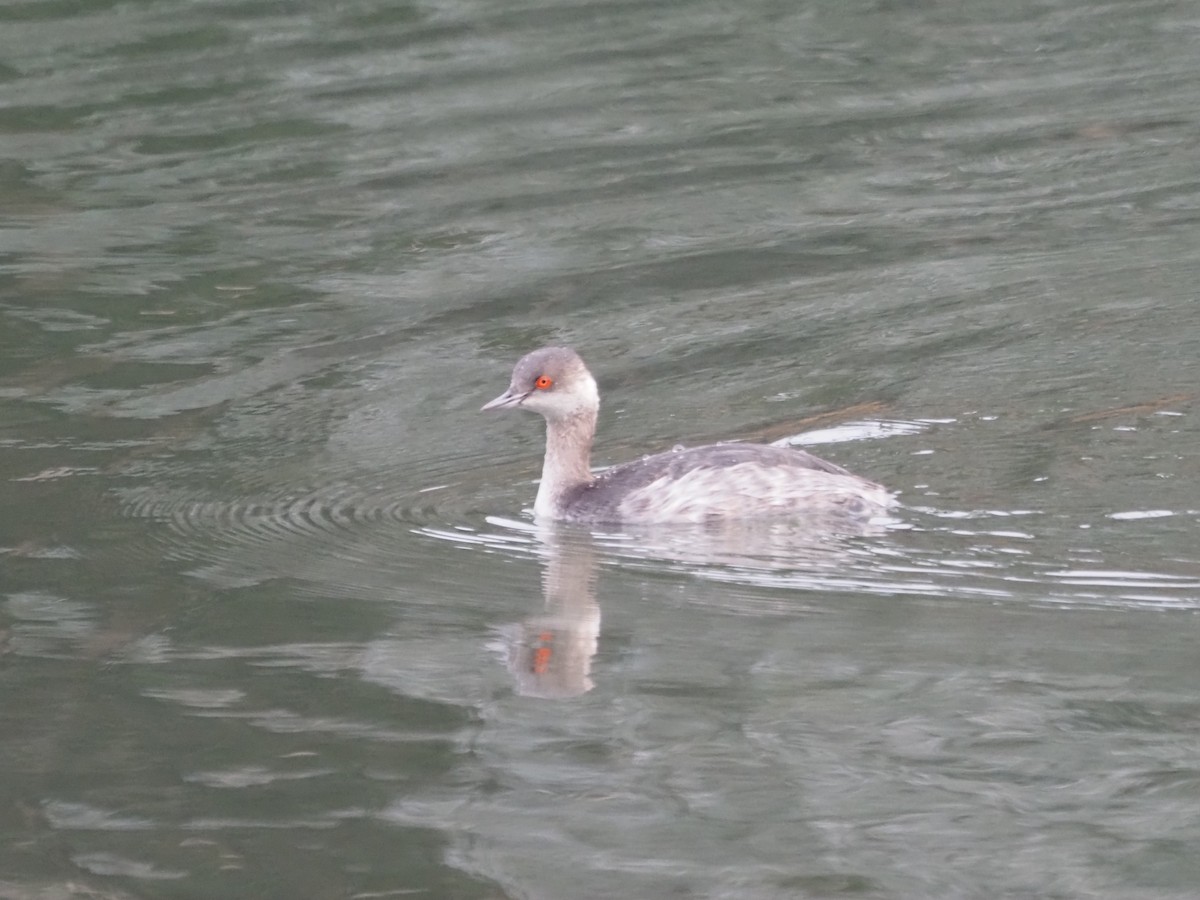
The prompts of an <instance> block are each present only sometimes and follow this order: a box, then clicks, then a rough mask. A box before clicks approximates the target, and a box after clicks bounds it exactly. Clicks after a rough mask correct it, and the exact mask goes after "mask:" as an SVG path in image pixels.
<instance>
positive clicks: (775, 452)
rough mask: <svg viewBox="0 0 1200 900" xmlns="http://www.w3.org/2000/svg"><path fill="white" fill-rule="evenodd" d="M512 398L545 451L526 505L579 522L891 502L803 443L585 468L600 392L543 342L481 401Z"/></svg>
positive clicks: (781, 513) (703, 517) (814, 513)
mask: <svg viewBox="0 0 1200 900" xmlns="http://www.w3.org/2000/svg"><path fill="white" fill-rule="evenodd" d="M513 407H521V408H523V409H529V410H532V411H534V412H537V413H540V414H541V415H542V416H543V417H545V419H546V457H545V460H544V463H543V467H542V481H541V485H540V487H539V488H538V495H537V500H536V501H535V503H534V512H535V514H537V515H538V516H539V517H545V518H551V519H559V520H563V521H571V522H587V523H595V524H600V523H619V522H628V523H650V522H705V521H709V520H713V519H750V518H768V517H771V518H783V517H791V518H802V517H812V518H813V519H814V520H820V521H831V520H838V519H845V520H866V519H869V518H870V517H871V516H874V515H879V514H882V513H884V512H886V510H887V509H888V508H889V507H890V506H891V505H892V504H893V502H894V501H893V498H892V496H891V494H889V493H888V491H887V490H885V489H884V488H883V487H881V486H880V485H878V484H875V483H873V482H870V481H867V480H865V479H863V478H859V477H858V476H857V475H853V474H851V473H850V472H848V471H846V470H845V469H843V468H842V467H841V466H837V465H834V464H833V463H830V462H826V461H825V460H823V459H820V458H818V457H816V456H813V455H812V454H811V453H806V452H805V451H803V450H793V449H789V448H785V447H775V446H768V445H763V444H739V443H729V444H710V445H708V446H704V447H691V448H687V449H683V448H679V449H675V450H669V451H667V452H665V453H657V454H654V455H652V456H645V457H642V458H641V459H637V460H633V461H632V462H627V463H624V464H622V465H619V466H614V467H612V468H611V469H607V470H605V471H604V472H602V473H601V474H600V475H598V476H594V475H592V473H591V470H590V468H589V464H588V461H589V458H590V454H591V448H592V440H593V438H594V436H595V431H596V415H597V412H598V411H599V408H600V397H599V393H598V392H597V390H596V382H595V379H593V378H592V375H591V373H590V372H589V371H588V370H587V367H586V366H585V365H584V363H583V360H582V359H580V358H579V356H578V354H576V353H575V351H574V350H571V349H569V348H567V347H543V348H542V349H540V350H535V351H533V352H532V353H529V354H528V355H526V356H524V357H523V358H522V359H521V360H520V361H519V362H518V363H517V365H516V367H515V368H514V369H513V376H512V382H511V383H510V385H509V388H508V390H507V391H505V393H503V394H501V395H500V396H499V397H497V398H496V399H495V400H493V401H491V402H490V403H488V404H486V405H485V406H484V407H483V408H484V409H506V408H513Z"/></svg>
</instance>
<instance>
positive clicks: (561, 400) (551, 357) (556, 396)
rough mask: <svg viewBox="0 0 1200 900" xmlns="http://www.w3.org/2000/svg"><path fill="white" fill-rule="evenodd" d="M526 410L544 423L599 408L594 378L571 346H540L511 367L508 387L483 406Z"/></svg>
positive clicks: (586, 413)
mask: <svg viewBox="0 0 1200 900" xmlns="http://www.w3.org/2000/svg"><path fill="white" fill-rule="evenodd" d="M516 408H520V409H528V410H531V411H533V412H536V413H540V414H541V415H542V416H544V417H545V418H546V421H547V422H551V423H554V422H562V421H565V420H568V419H573V418H577V417H580V416H595V414H596V410H598V409H599V408H600V394H599V392H598V391H597V390H596V380H595V379H594V378H592V373H591V372H589V371H588V369H587V366H585V365H584V364H583V360H582V359H580V358H579V354H578V353H576V352H575V351H574V350H572V349H571V348H570V347H542V348H541V349H540V350H534V351H533V352H532V353H528V354H526V355H525V356H523V357H521V359H520V360H519V361H518V362H517V365H516V366H515V367H514V368H513V374H512V381H511V383H510V384H509V386H508V390H507V391H505V392H504V393H503V394H501V395H500V396H499V397H497V398H496V399H495V400H492V401H491V402H490V403H485V404H484V405H483V409H485V410H487V409H516Z"/></svg>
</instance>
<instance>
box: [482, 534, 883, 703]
mask: <svg viewBox="0 0 1200 900" xmlns="http://www.w3.org/2000/svg"><path fill="white" fill-rule="evenodd" d="M895 524H896V522H895V520H891V519H888V520H883V519H878V520H874V521H870V522H863V523H858V524H856V525H855V526H854V527H853V528H848V527H846V521H845V519H844V518H841V517H839V518H837V519H836V522H819V521H818V522H814V521H812V520H811V519H810V520H807V521H804V522H792V521H786V522H780V521H772V522H764V521H752V520H750V521H738V520H718V521H714V522H713V523H711V524H709V525H696V526H682V527H681V526H671V527H661V526H658V527H654V526H647V527H643V528H637V529H631V528H626V529H624V530H622V531H620V532H597V531H590V530H588V529H586V528H584V527H581V526H578V525H567V524H560V523H545V524H541V523H539V525H538V527H537V529H536V532H535V537H536V540H537V541H538V543H539V545H540V547H539V555H540V556H541V557H542V558H543V560H544V562H545V570H544V572H543V574H542V589H543V596H544V607H543V610H542V611H541V612H539V613H538V614H536V615H533V616H530V617H529V618H527V619H525V620H523V621H522V622H520V623H516V624H513V625H510V626H508V627H506V628H504V629H502V634H503V636H504V638H505V641H504V650H505V655H506V663H507V666H508V669H509V671H510V672H511V673H512V676H513V678H514V680H515V688H516V691H517V693H519V694H522V695H524V696H528V697H539V698H543V699H566V698H570V697H578V696H580V695H581V694H585V693H587V692H588V691H590V690H591V689H592V688H593V686H594V682H593V681H592V661H593V659H594V657H595V655H596V651H597V648H598V646H599V639H600V619H601V616H600V604H599V602H598V601H597V599H596V587H597V581H598V569H599V561H600V558H601V556H602V555H603V556H604V557H606V558H610V559H611V558H613V557H616V558H624V559H626V560H629V561H639V562H641V563H651V564H652V565H653V566H654V567H655V568H657V569H663V568H666V569H673V570H675V571H678V572H681V573H684V574H685V575H686V574H691V575H695V576H700V577H703V576H705V575H714V574H716V573H718V572H719V575H720V580H722V581H744V582H745V583H746V584H754V583H755V576H756V574H759V575H761V574H762V573H771V574H773V575H775V576H778V575H779V574H780V573H788V574H789V576H794V577H795V583H796V587H797V588H798V589H799V588H804V587H814V586H818V585H822V584H825V583H827V582H828V581H829V580H830V579H833V578H845V577H846V575H847V572H848V570H850V569H852V567H855V566H861V565H862V564H863V563H864V556H869V555H870V551H869V548H864V545H863V543H862V542H861V541H858V540H856V539H858V538H862V537H865V536H870V535H878V534H882V533H883V532H884V531H885V530H886V529H887V528H888V527H889V526H890V525H895Z"/></svg>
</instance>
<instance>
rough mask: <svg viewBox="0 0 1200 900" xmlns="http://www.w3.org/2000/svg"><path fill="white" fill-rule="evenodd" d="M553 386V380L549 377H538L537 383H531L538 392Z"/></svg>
mask: <svg viewBox="0 0 1200 900" xmlns="http://www.w3.org/2000/svg"><path fill="white" fill-rule="evenodd" d="M553 384H554V379H553V378H551V377H550V376H549V375H539V376H538V379H537V381H535V382H534V383H533V386H534V387H536V388H537V389H538V390H539V391H544V390H546V389H547V388H549V387H551V386H552V385H553Z"/></svg>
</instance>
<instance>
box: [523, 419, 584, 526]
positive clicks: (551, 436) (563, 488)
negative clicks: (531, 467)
mask: <svg viewBox="0 0 1200 900" xmlns="http://www.w3.org/2000/svg"><path fill="white" fill-rule="evenodd" d="M595 436H596V411H595V410H594V409H592V410H585V411H583V412H580V413H577V414H576V415H573V416H567V417H565V418H562V419H554V420H550V419H547V420H546V458H545V460H544V461H543V462H542V483H541V486H540V487H538V493H537V500H535V501H534V504H533V511H534V514H535V515H538V516H545V517H547V518H558V517H559V513H560V512H561V503H562V500H563V499H564V497H566V495H567V493H568V492H570V491H571V490H572V489H574V488H577V487H579V486H580V485H583V484H590V483H591V481H592V471H591V465H590V462H591V455H592V438H594V437H595Z"/></svg>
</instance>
